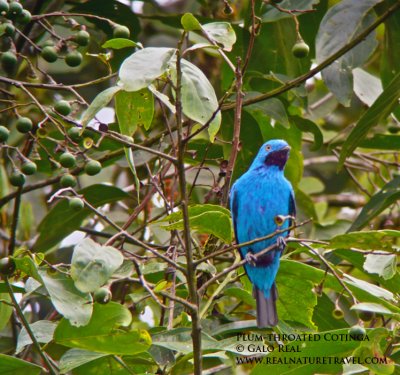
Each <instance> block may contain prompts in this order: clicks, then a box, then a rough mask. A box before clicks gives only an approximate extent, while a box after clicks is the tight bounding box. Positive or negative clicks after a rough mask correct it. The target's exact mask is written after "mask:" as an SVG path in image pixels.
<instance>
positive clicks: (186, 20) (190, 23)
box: [181, 13, 201, 31]
mask: <svg viewBox="0 0 400 375" xmlns="http://www.w3.org/2000/svg"><path fill="white" fill-rule="evenodd" d="M181 24H182V26H183V29H184V30H185V31H196V30H201V24H200V22H199V21H198V20H197V18H196V17H195V16H194V15H193V14H192V13H185V14H184V15H183V16H182V18H181Z"/></svg>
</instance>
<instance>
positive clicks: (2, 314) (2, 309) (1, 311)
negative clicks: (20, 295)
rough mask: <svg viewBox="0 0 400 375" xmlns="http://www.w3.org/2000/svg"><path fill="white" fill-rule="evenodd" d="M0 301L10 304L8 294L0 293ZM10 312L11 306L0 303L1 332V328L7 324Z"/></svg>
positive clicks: (0, 329)
mask: <svg viewBox="0 0 400 375" xmlns="http://www.w3.org/2000/svg"><path fill="white" fill-rule="evenodd" d="M7 290H8V289H7ZM0 300H4V301H7V302H10V303H11V297H10V295H9V294H8V293H0ZM12 312H13V308H12V306H10V305H8V304H7V303H4V302H1V301H0V331H2V330H3V328H4V327H5V326H6V325H7V324H8V321H9V320H10V317H11V314H12Z"/></svg>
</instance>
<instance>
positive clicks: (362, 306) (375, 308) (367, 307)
mask: <svg viewBox="0 0 400 375" xmlns="http://www.w3.org/2000/svg"><path fill="white" fill-rule="evenodd" d="M350 310H355V311H368V312H373V313H375V314H382V315H393V312H392V311H390V310H389V309H387V308H386V307H384V306H382V305H380V304H378V303H366V302H364V303H357V304H356V305H353V306H351V307H350Z"/></svg>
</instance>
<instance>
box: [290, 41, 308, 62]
mask: <svg viewBox="0 0 400 375" xmlns="http://www.w3.org/2000/svg"><path fill="white" fill-rule="evenodd" d="M309 52H310V47H309V46H308V44H307V43H305V42H303V41H301V42H297V43H296V44H295V45H294V46H293V48H292V53H293V56H294V57H297V58H299V59H302V58H303V57H306V56H308V53H309Z"/></svg>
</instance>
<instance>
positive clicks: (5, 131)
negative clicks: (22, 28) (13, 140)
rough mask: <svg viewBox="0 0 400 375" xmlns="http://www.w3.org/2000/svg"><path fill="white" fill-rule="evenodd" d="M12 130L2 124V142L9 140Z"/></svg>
mask: <svg viewBox="0 0 400 375" xmlns="http://www.w3.org/2000/svg"><path fill="white" fill-rule="evenodd" d="M9 135H10V131H9V130H8V129H7V128H6V127H5V126H0V142H7V139H8V136H9Z"/></svg>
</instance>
